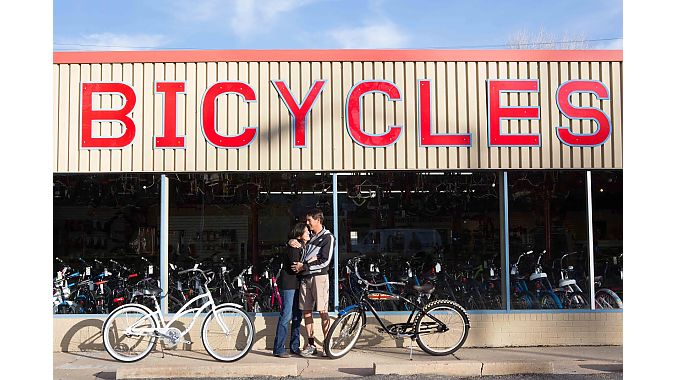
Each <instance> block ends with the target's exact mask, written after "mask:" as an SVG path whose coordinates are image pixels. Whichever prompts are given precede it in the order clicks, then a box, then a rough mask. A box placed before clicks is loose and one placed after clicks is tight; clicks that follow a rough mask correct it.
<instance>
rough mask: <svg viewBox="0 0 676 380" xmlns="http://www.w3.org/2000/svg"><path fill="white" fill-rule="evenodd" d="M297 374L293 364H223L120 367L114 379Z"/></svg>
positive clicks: (295, 366)
mask: <svg viewBox="0 0 676 380" xmlns="http://www.w3.org/2000/svg"><path fill="white" fill-rule="evenodd" d="M255 376H273V377H286V376H298V366H297V365H295V364H282V365H279V364H267V363H260V364H227V363H226V364H224V365H222V366H213V365H212V366H205V367H131V368H120V369H118V370H117V372H116V373H115V378H116V379H167V378H193V377H210V378H218V377H255Z"/></svg>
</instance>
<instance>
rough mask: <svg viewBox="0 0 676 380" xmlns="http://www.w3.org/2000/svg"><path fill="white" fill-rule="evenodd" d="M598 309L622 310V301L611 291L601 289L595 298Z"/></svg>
mask: <svg viewBox="0 0 676 380" xmlns="http://www.w3.org/2000/svg"><path fill="white" fill-rule="evenodd" d="M594 299H595V302H596V308H597V309H622V306H623V305H622V300H621V299H620V297H619V296H618V295H617V293H615V292H613V291H612V290H610V289H599V290H598V291H597V292H596V295H595V297H594Z"/></svg>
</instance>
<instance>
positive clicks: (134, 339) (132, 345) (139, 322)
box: [102, 304, 157, 363]
mask: <svg viewBox="0 0 676 380" xmlns="http://www.w3.org/2000/svg"><path fill="white" fill-rule="evenodd" d="M156 328H157V321H156V320H155V318H153V316H152V315H151V312H150V310H149V309H147V308H146V307H144V306H142V305H136V304H129V305H123V306H120V307H118V308H117V309H115V310H114V311H113V312H112V313H111V314H110V315H109V316H108V318H107V319H106V321H105V322H104V323H103V328H102V330H103V346H104V347H105V348H106V351H107V352H108V354H110V356H112V357H113V358H115V359H117V360H119V361H121V362H127V363H129V362H135V361H137V360H141V359H143V358H145V357H146V356H148V354H149V353H150V351H152V349H153V347H155V342H156V341H157V337H156V336H153V334H152V331H153V330H155V329H156Z"/></svg>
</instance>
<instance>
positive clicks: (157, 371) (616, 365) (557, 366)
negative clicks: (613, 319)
mask: <svg viewBox="0 0 676 380" xmlns="http://www.w3.org/2000/svg"><path fill="white" fill-rule="evenodd" d="M608 372H622V346H566V347H511V348H461V349H460V350H458V351H457V352H456V353H455V354H454V355H450V356H441V357H439V356H431V355H427V354H426V353H425V352H423V351H422V350H420V349H419V348H418V347H417V346H415V345H414V347H413V360H412V361H411V360H409V353H408V348H369V347H366V346H358V347H355V348H354V349H353V350H352V351H350V353H348V354H347V355H346V356H344V357H342V358H340V359H337V360H331V359H328V358H323V357H314V358H309V359H306V358H302V357H296V356H292V357H290V358H288V359H282V358H277V357H274V356H272V354H271V352H270V351H260V350H252V351H251V352H250V353H249V354H248V355H247V356H246V357H244V358H243V359H242V360H240V361H238V362H235V363H220V362H217V361H215V360H214V359H213V358H211V356H209V355H208V354H207V353H206V352H200V351H183V350H176V351H165V352H164V357H162V353H161V352H160V351H154V352H153V353H151V354H150V355H149V356H148V357H146V358H145V359H143V360H141V361H139V362H136V363H129V364H127V363H120V362H117V361H115V360H114V359H112V358H111V357H110V356H109V355H108V354H107V353H106V352H105V351H103V352H102V351H91V352H55V353H54V379H74V380H80V379H83V380H84V379H96V378H99V379H116V378H117V379H122V378H126V379H133V378H145V379H148V378H180V377H209V378H219V377H248V376H274V377H284V376H300V377H303V378H358V377H363V376H369V375H374V374H391V373H396V374H430V375H445V376H480V375H484V376H486V375H503V374H518V373H554V374H595V373H608Z"/></svg>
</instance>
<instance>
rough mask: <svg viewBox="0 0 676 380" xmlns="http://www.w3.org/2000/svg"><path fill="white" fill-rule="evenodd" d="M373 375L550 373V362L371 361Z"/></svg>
mask: <svg viewBox="0 0 676 380" xmlns="http://www.w3.org/2000/svg"><path fill="white" fill-rule="evenodd" d="M373 372H374V374H375V375H396V374H398V375H416V374H422V375H443V376H494V375H517V374H552V373H554V367H553V363H552V362H514V361H512V362H485V363H483V362H479V361H456V362H447V361H444V362H442V361H438V362H425V363H424V364H422V365H421V363H416V364H414V363H373Z"/></svg>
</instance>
